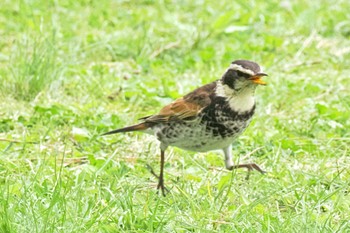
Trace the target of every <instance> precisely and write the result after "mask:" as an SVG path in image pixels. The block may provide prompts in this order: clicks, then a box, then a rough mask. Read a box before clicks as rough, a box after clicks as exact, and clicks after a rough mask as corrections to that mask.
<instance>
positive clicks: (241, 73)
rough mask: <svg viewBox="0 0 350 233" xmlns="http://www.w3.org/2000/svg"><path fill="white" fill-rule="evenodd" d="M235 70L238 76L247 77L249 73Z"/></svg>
mask: <svg viewBox="0 0 350 233" xmlns="http://www.w3.org/2000/svg"><path fill="white" fill-rule="evenodd" d="M236 72H237V75H238V76H239V77H244V78H249V77H250V75H249V74H246V73H243V72H242V71H239V70H237V71H236Z"/></svg>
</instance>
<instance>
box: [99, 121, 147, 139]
mask: <svg viewBox="0 0 350 233" xmlns="http://www.w3.org/2000/svg"><path fill="white" fill-rule="evenodd" d="M147 128H149V125H148V124H147V123H146V122H142V123H140V124H136V125H132V126H128V127H125V128H121V129H115V130H112V131H109V132H107V133H104V134H102V135H101V136H104V135H109V134H115V133H124V132H132V131H141V130H145V129H147Z"/></svg>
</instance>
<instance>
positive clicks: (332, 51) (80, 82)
mask: <svg viewBox="0 0 350 233" xmlns="http://www.w3.org/2000/svg"><path fill="white" fill-rule="evenodd" d="M189 2H190V3H189ZM349 9H350V2H349V1H347V0H339V1H326V0H320V1H305V0H296V1H256V0H255V1H254V0H253V1H219V2H216V3H214V1H173V2H170V1H151V0H149V1H147V0H144V1H88V3H87V1H69V0H62V1H39V0H31V1H24V0H18V1H6V0H5V1H2V3H1V7H0V37H1V40H0V81H1V85H0V103H1V104H0V151H1V153H0V232H350V223H349V219H350V211H349V209H350V197H349V189H350V172H349V166H350V162H349V161H350V157H349V155H350V152H349V150H350V149H349V145H350V131H349V129H350V120H349V119H350V94H349V89H350V79H349V73H350V67H349V60H350V40H349V39H350V23H349V22H350V18H349V13H348V12H349ZM241 58H245V59H249V60H254V61H256V62H258V63H259V64H261V65H263V66H264V70H265V71H266V72H267V73H268V74H269V75H270V76H269V77H268V78H266V79H265V80H266V81H268V84H269V85H268V86H266V87H260V88H259V89H258V90H257V101H258V107H257V113H256V115H255V117H254V120H253V122H252V124H251V126H250V127H249V129H248V130H247V131H246V132H245V133H244V135H242V136H241V137H240V139H239V140H238V141H237V142H235V143H234V145H235V146H234V154H235V155H236V162H237V163H238V162H239V161H241V162H242V161H243V162H248V161H253V162H256V163H257V164H260V165H261V166H262V167H263V168H264V169H266V170H267V171H268V174H267V175H264V176H262V175H260V174H259V173H253V174H252V175H251V177H250V180H249V182H246V181H245V180H244V178H245V175H246V174H245V171H243V170H242V171H235V172H228V171H226V170H225V169H224V162H223V158H222V157H223V156H222V155H221V154H220V152H208V153H193V152H187V151H183V150H180V149H177V148H170V149H169V150H168V151H167V154H166V165H165V172H166V173H165V179H166V186H167V187H168V188H169V189H171V192H170V193H169V194H168V195H167V196H166V197H160V196H158V195H157V194H156V190H155V187H156V180H155V178H154V177H153V176H152V175H151V174H150V173H149V171H148V170H147V168H146V164H151V165H152V166H153V168H154V169H155V170H156V171H158V166H159V151H158V150H159V149H158V142H157V141H156V139H155V138H153V137H151V136H147V135H144V134H140V133H130V134H120V135H115V136H110V137H100V136H99V134H101V133H103V132H106V131H107V130H110V129H114V128H117V127H122V126H125V125H128V124H132V123H135V122H137V118H139V117H142V116H146V115H149V114H153V113H156V112H157V111H158V110H159V109H160V108H161V106H163V105H164V104H167V103H169V102H171V101H172V100H174V99H175V98H177V97H179V96H181V95H183V94H186V93H187V92H189V91H191V90H192V89H194V88H196V87H198V86H200V85H202V84H205V83H208V82H211V81H213V80H216V79H218V78H220V76H221V75H222V73H223V72H224V70H225V68H226V67H227V66H228V65H229V63H230V62H231V61H232V60H235V59H241ZM256 149H258V150H256ZM246 155H249V156H246Z"/></svg>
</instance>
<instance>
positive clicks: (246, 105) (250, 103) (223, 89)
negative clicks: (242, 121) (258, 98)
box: [215, 81, 255, 112]
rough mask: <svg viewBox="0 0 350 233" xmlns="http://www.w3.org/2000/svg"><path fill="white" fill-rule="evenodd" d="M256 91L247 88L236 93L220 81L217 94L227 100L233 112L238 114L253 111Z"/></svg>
mask: <svg viewBox="0 0 350 233" xmlns="http://www.w3.org/2000/svg"><path fill="white" fill-rule="evenodd" d="M254 91H255V88H254V87H252V88H250V87H246V88H242V89H241V90H238V91H236V90H233V89H232V88H230V87H229V86H227V85H224V84H222V83H221V82H220V81H219V82H218V83H217V86H216V90H215V94H216V95H217V96H221V97H224V98H226V100H227V102H228V104H229V106H230V108H231V109H232V110H234V111H236V112H247V111H251V110H252V109H253V108H254V106H255V98H254Z"/></svg>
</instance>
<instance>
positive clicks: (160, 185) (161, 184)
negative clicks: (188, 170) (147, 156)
mask: <svg viewBox="0 0 350 233" xmlns="http://www.w3.org/2000/svg"><path fill="white" fill-rule="evenodd" d="M157 189H158V190H159V189H160V190H162V194H163V196H164V197H165V187H164V150H162V149H161V150H160V173H159V177H158V186H157Z"/></svg>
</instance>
